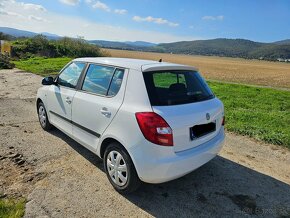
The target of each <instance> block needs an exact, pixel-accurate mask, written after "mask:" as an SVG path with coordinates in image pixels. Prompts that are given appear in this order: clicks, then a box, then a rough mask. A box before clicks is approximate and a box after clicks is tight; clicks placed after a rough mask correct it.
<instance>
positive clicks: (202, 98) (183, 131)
mask: <svg viewBox="0 0 290 218" xmlns="http://www.w3.org/2000/svg"><path fill="white" fill-rule="evenodd" d="M42 84H43V85H44V86H43V87H41V88H40V89H39V90H38V92H37V111H38V117H39V121H40V124H41V126H42V128H43V129H44V130H49V129H50V128H51V127H52V125H53V126H55V127H57V128H58V129H60V130H61V131H63V132H64V133H65V134H67V135H68V136H70V137H71V138H73V139H74V140H76V141H77V142H79V143H80V144H82V145H83V146H85V147H86V148H87V149H89V150H91V151H92V152H93V153H95V154H97V155H98V156H99V157H100V158H102V159H103V162H104V168H105V172H106V174H107V176H108V179H109V180H110V182H111V184H112V185H113V186H114V188H115V189H116V190H117V191H119V192H121V193H128V192H131V191H134V190H135V189H136V188H137V187H138V186H139V184H140V182H141V181H144V182H147V183H162V182H166V181H169V180H173V179H176V178H179V177H181V176H183V175H185V174H187V173H189V172H191V171H193V170H194V169H196V168H198V167H200V166H201V165H203V164H205V163H207V162H208V161H210V160H211V159H212V158H214V157H215V156H216V155H217V153H218V152H219V151H220V149H221V148H222V144H223V141H224V137H225V135H224V107H223V104H222V102H221V101H220V100H219V99H218V98H216V97H215V96H214V94H213V93H212V91H211V90H210V89H209V87H208V85H207V84H206V82H205V81H204V79H203V78H202V77H201V76H200V74H199V73H198V72H197V69H196V68H194V67H191V66H185V65H178V64H172V63H163V62H157V61H149V60H136V59H122V58H78V59H75V60H73V61H71V62H70V63H69V64H67V65H66V66H65V67H64V68H63V69H62V70H61V72H60V73H59V75H58V76H57V77H56V78H55V79H53V78H52V77H46V78H44V79H43V81H42Z"/></svg>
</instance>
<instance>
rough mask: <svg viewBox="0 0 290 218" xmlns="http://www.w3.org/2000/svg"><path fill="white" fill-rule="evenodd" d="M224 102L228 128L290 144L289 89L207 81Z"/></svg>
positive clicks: (263, 138) (259, 138)
mask: <svg viewBox="0 0 290 218" xmlns="http://www.w3.org/2000/svg"><path fill="white" fill-rule="evenodd" d="M208 84H209V85H210V87H211V89H212V90H213V91H214V93H215V94H216V96H217V97H219V98H220V99H221V100H222V101H223V103H224V105H225V113H226V129H227V130H228V131H232V132H235V133H238V134H241V135H247V136H250V137H252V138H255V139H257V140H261V141H264V142H268V143H272V144H276V145H284V146H286V147H288V148H290V128H289V126H290V92H289V91H283V90H275V89H270V88H260V87H259V88H258V87H252V86H246V85H236V84H225V83H220V82H208Z"/></svg>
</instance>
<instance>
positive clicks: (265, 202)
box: [0, 69, 290, 217]
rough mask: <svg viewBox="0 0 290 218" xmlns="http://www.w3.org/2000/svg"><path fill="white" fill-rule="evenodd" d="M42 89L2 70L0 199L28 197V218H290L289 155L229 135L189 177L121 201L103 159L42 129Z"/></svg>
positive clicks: (36, 80)
mask: <svg viewBox="0 0 290 218" xmlns="http://www.w3.org/2000/svg"><path fill="white" fill-rule="evenodd" d="M40 82H41V77H40V76H37V75H34V74H31V73H26V72H23V71H19V70H17V69H14V70H1V71H0V197H2V198H3V197H4V198H5V196H6V197H19V196H24V197H26V198H27V204H26V212H25V217H120V216H126V217H151V216H154V217H196V216H199V217H208V216H211V217H233V216H234V217H244V216H255V217H256V216H263V217H290V151H289V150H287V149H284V148H281V147H278V146H274V145H269V144H263V143H260V142H256V141H254V140H252V139H249V138H246V137H242V136H237V135H234V134H230V133H227V137H226V142H225V146H224V148H223V150H222V151H221V153H220V154H219V155H218V156H217V157H216V158H214V159H213V160H212V161H210V162H209V163H207V164H206V165H204V166H202V167H201V168H199V169H197V170H196V171H194V172H192V173H190V174H189V175H187V176H184V177H182V178H180V179H178V180H175V181H171V182H168V183H165V184H159V185H151V184H143V185H142V186H141V187H140V189H139V190H138V191H137V192H135V193H133V194H130V195H127V196H122V195H120V194H118V193H117V192H115V191H114V190H113V188H112V187H111V185H110V184H109V182H108V180H107V178H106V175H105V173H104V171H103V167H102V161H101V160H100V159H99V158H98V157H96V156H95V155H94V154H92V153H91V152H90V151H88V150H86V149H85V148H83V147H82V146H81V145H79V144H78V143H76V142H75V141H73V140H71V139H70V138H68V137H67V136H65V135H64V134H63V133H61V132H60V131H59V130H53V131H52V132H50V133H48V132H45V131H43V130H42V129H41V127H40V125H39V123H38V121H37V115H36V108H35V95H36V90H37V88H38V87H40ZM1 193H2V196H1Z"/></svg>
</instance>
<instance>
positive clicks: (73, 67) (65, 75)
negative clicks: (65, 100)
mask: <svg viewBox="0 0 290 218" xmlns="http://www.w3.org/2000/svg"><path fill="white" fill-rule="evenodd" d="M85 65H86V64H85V63H80V62H73V63H71V64H70V65H69V66H67V67H66V68H65V69H64V70H63V71H62V72H61V74H60V75H59V76H58V79H57V83H58V84H59V85H61V86H65V87H69V88H75V87H76V85H77V83H78V80H79V77H80V75H81V73H82V71H83V69H84V67H85Z"/></svg>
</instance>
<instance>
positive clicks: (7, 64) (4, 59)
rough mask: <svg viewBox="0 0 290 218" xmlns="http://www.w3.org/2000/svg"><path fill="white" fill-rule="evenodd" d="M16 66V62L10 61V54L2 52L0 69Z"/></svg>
mask: <svg viewBox="0 0 290 218" xmlns="http://www.w3.org/2000/svg"><path fill="white" fill-rule="evenodd" d="M14 67H15V64H14V63H11V62H10V58H9V56H7V55H3V54H0V69H12V68H14Z"/></svg>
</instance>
